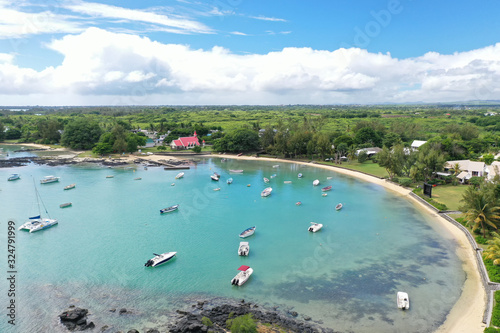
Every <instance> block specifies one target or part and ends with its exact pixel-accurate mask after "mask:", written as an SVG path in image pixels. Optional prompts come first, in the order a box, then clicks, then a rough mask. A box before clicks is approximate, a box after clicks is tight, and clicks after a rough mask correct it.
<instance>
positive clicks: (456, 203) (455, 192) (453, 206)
mask: <svg viewBox="0 0 500 333" xmlns="http://www.w3.org/2000/svg"><path fill="white" fill-rule="evenodd" d="M467 188H468V186H465V185H461V186H453V185H451V184H447V185H439V186H436V187H433V188H432V197H433V198H435V199H436V200H438V201H439V202H442V203H443V204H444V205H446V207H448V209H449V210H460V207H461V206H462V203H461V200H462V196H463V194H464V193H465V191H466V190H467Z"/></svg>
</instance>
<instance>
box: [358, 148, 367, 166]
mask: <svg viewBox="0 0 500 333" xmlns="http://www.w3.org/2000/svg"><path fill="white" fill-rule="evenodd" d="M367 160H368V154H367V153H366V151H364V150H362V151H360V152H359V154H358V162H359V163H363V162H366V161H367Z"/></svg>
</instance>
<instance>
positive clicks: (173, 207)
mask: <svg viewBox="0 0 500 333" xmlns="http://www.w3.org/2000/svg"><path fill="white" fill-rule="evenodd" d="M177 209H179V205H173V206H170V207H167V208H163V209H160V214H163V213H170V212H173V211H175V210H177Z"/></svg>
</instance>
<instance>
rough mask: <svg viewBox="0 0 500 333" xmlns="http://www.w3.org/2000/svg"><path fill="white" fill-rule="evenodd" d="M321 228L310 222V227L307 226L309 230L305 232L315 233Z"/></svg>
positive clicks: (318, 224) (321, 226) (319, 225)
mask: <svg viewBox="0 0 500 333" xmlns="http://www.w3.org/2000/svg"><path fill="white" fill-rule="evenodd" d="M321 228H323V225H322V224H320V223H316V222H311V225H310V226H309V228H308V229H307V230H308V231H310V232H316V231H319V230H320V229H321Z"/></svg>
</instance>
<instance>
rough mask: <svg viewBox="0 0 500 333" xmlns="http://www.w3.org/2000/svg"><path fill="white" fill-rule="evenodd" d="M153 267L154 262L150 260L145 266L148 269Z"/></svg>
mask: <svg viewBox="0 0 500 333" xmlns="http://www.w3.org/2000/svg"><path fill="white" fill-rule="evenodd" d="M151 265H153V260H151V259H149V260H148V261H147V262H146V263H145V264H144V266H146V267H151Z"/></svg>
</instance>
